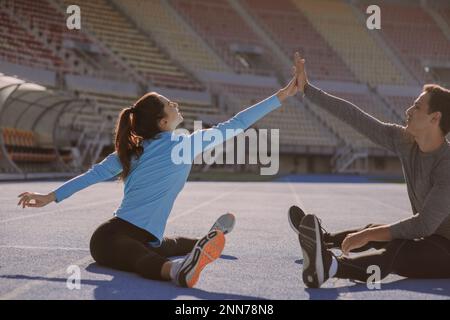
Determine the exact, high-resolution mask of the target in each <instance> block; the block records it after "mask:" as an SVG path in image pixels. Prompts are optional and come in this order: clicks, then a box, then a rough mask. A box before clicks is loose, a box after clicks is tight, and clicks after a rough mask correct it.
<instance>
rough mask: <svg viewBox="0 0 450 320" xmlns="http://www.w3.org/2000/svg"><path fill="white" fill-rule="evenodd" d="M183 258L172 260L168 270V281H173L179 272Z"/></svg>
mask: <svg viewBox="0 0 450 320" xmlns="http://www.w3.org/2000/svg"><path fill="white" fill-rule="evenodd" d="M183 261H184V258H178V259H175V260H172V266H171V268H170V279H172V280H175V279H176V277H177V273H178V270H180V267H181V264H182V263H183Z"/></svg>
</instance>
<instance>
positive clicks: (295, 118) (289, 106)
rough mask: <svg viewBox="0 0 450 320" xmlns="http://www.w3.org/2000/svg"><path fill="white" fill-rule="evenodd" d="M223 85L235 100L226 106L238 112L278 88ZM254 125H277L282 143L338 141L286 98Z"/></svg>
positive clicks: (333, 144)
mask: <svg viewBox="0 0 450 320" xmlns="http://www.w3.org/2000/svg"><path fill="white" fill-rule="evenodd" d="M222 87H223V88H224V89H225V90H227V92H228V93H229V95H230V96H232V97H233V98H235V101H236V103H234V104H232V105H231V106H230V108H229V110H228V112H231V113H237V112H239V111H240V110H242V108H244V107H245V106H250V105H252V104H254V103H256V102H258V101H260V100H262V99H264V98H266V97H267V96H269V95H271V94H273V92H275V91H276V90H277V89H275V88H264V87H252V86H236V85H232V84H223V85H222ZM256 127H257V128H267V129H271V128H273V129H280V144H281V145H291V146H307V147H311V146H317V147H332V148H334V147H336V145H337V144H338V141H337V139H336V138H335V137H334V136H333V135H332V134H331V133H330V132H329V131H328V130H326V128H324V127H323V125H322V124H320V122H319V121H318V120H317V119H316V118H314V116H313V115H312V114H311V113H310V112H309V111H308V110H306V109H305V108H304V106H303V105H298V104H297V103H295V102H294V101H288V102H286V103H285V104H284V105H283V107H282V108H280V109H278V110H276V111H274V112H272V113H270V114H269V115H267V116H266V117H264V118H263V119H261V120H260V121H259V122H258V123H257V124H256Z"/></svg>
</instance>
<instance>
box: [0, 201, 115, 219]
mask: <svg viewBox="0 0 450 320" xmlns="http://www.w3.org/2000/svg"><path fill="white" fill-rule="evenodd" d="M110 203H111V204H112V203H117V200H105V201H98V202H91V203H88V204H84V205H79V206H76V207H72V208H71V207H69V208H67V209H64V210H61V209H60V208H58V207H55V210H46V211H41V212H38V213H32V214H27V215H24V216H18V217H14V218H9V219H4V220H0V223H6V222H11V221H17V220H23V219H28V218H34V217H40V216H44V215H47V214H54V213H65V212H71V211H80V210H83V209H86V208H90V207H95V206H98V205H104V204H110ZM17 211H18V210H17Z"/></svg>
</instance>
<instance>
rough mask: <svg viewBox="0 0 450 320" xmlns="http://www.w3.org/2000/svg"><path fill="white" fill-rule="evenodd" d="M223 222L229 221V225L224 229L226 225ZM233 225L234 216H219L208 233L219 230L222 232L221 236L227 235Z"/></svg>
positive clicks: (234, 221) (234, 222)
mask: <svg viewBox="0 0 450 320" xmlns="http://www.w3.org/2000/svg"><path fill="white" fill-rule="evenodd" d="M224 221H231V225H228V226H227V227H224V225H226V224H227V223H224ZM235 224H236V218H235V216H234V214H232V213H230V212H228V213H226V214H224V215H222V216H220V217H219V219H217V221H216V222H215V223H214V225H213V226H212V227H211V230H209V231H213V230H220V231H222V232H223V234H228V233H230V232H231V231H232V230H233V228H234V225H235Z"/></svg>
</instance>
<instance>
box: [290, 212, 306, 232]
mask: <svg viewBox="0 0 450 320" xmlns="http://www.w3.org/2000/svg"><path fill="white" fill-rule="evenodd" d="M297 208H298V207H296V206H292V207H290V208H289V210H288V221H289V225H290V226H291V228H292V230H294V232H295V233H296V234H298V235H299V234H300V231H299V230H298V226H297V227H296V226H294V224H293V223H292V219H291V211H293V210H297ZM298 209H300V208H298ZM300 210H301V211H302V212H303V210H302V209H300ZM295 214H296V213H295ZM303 217H305V216H303ZM301 220H302V219H300V222H301Z"/></svg>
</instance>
